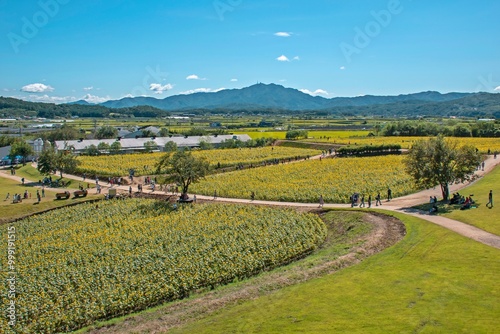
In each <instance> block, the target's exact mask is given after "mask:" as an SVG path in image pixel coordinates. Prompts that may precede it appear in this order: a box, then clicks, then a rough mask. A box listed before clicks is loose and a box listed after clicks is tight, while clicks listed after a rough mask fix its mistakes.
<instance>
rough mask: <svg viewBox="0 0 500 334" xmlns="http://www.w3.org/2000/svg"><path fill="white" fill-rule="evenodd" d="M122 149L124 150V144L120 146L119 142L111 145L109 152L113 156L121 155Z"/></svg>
mask: <svg viewBox="0 0 500 334" xmlns="http://www.w3.org/2000/svg"><path fill="white" fill-rule="evenodd" d="M121 149H122V144H120V142H119V141H115V142H113V143H112V144H111V145H110V147H109V152H110V153H112V154H118V153H120V150H121Z"/></svg>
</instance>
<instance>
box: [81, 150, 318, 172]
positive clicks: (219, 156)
mask: <svg viewBox="0 0 500 334" xmlns="http://www.w3.org/2000/svg"><path fill="white" fill-rule="evenodd" d="M319 153H320V151H318V150H312V149H301V148H293V147H279V146H276V147H270V146H266V147H256V148H242V149H223V150H222V149H219V150H205V151H199V150H198V151H193V155H194V156H196V157H200V158H204V159H206V160H207V161H208V162H209V163H210V165H211V166H212V167H216V166H218V165H220V167H229V166H236V165H239V164H243V165H250V164H254V165H259V164H262V163H264V162H271V161H273V160H275V159H278V160H279V159H291V158H295V157H300V158H302V159H303V158H305V157H308V156H313V155H317V154H319ZM164 154H165V153H144V154H118V155H110V156H97V157H88V156H82V157H79V158H78V161H80V163H81V164H80V165H79V166H78V169H77V172H78V173H80V174H83V173H86V174H87V175H95V174H97V175H99V176H126V175H128V174H129V170H130V169H132V168H133V169H134V170H135V175H136V176H141V175H151V174H154V173H155V165H156V164H157V163H158V161H159V160H160V158H161V157H162V156H163V155H164Z"/></svg>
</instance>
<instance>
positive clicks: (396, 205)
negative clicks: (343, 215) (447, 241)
mask: <svg viewBox="0 0 500 334" xmlns="http://www.w3.org/2000/svg"><path fill="white" fill-rule="evenodd" d="M314 158H315V159H319V156H315V157H314ZM499 164H500V158H497V159H494V158H493V155H490V156H488V158H487V160H485V169H484V171H482V170H478V171H476V175H477V176H478V177H479V178H481V177H482V176H484V175H486V174H487V173H489V172H491V171H492V170H493V169H494V168H495V167H496V166H497V165H499ZM0 176H2V177H6V178H10V179H13V180H17V181H19V182H21V178H20V177H18V176H16V175H10V171H9V172H8V171H5V170H3V171H1V172H0ZM64 177H66V178H69V179H73V180H77V181H80V182H83V183H87V182H89V183H91V182H92V180H89V179H87V180H85V181H83V180H82V178H81V177H79V176H75V175H69V174H65V175H64ZM25 182H32V181H29V180H25ZM99 184H100V185H101V187H102V193H103V194H104V193H106V190H105V189H106V188H110V187H111V186H110V185H108V184H106V182H102V181H100V182H99ZM470 184H471V183H460V184H454V185H452V186H450V193H453V192H457V191H459V190H461V189H463V188H465V187H467V186H469V185H470ZM91 186H93V187H95V181H94V182H93V183H91ZM113 188H115V189H118V190H119V191H120V192H122V193H127V192H128V191H129V186H116V185H115V186H113ZM46 189H49V190H50V188H46ZM54 191H61V188H59V189H57V190H54ZM132 191H133V192H137V191H138V190H137V185H134V186H133V187H132ZM144 192H145V193H151V194H156V195H165V192H163V191H154V192H152V191H150V190H148V189H146V188H145V189H144ZM90 193H96V189H95V188H91V189H90ZM430 196H438V197H439V196H441V190H440V189H439V188H438V187H436V188H434V189H427V190H423V191H420V192H418V193H414V194H410V195H407V196H402V197H398V198H394V199H393V200H391V201H390V202H387V201H383V202H382V203H383V205H382V206H381V207H380V209H384V210H389V211H398V212H402V213H405V214H409V215H412V216H416V217H419V218H421V219H424V220H426V221H429V222H431V223H434V224H437V225H439V226H442V227H444V228H447V229H449V230H452V231H454V232H456V233H458V234H460V235H463V236H465V237H467V238H470V239H473V240H475V241H478V242H481V243H483V244H485V245H488V246H492V247H495V248H498V249H500V236H498V235H495V234H492V233H489V232H486V231H483V230H481V229H479V228H477V227H474V226H472V225H468V224H465V223H462V222H459V221H457V220H453V219H449V218H446V217H442V216H436V215H430V214H428V213H427V212H424V211H419V210H414V209H411V207H413V206H416V205H419V204H423V203H427V202H428V201H429V197H430ZM190 197H192V195H191V196H190ZM196 197H197V199H199V200H200V201H212V202H225V203H247V204H260V205H274V206H286V207H297V208H317V207H318V203H295V202H277V201H259V200H254V201H251V200H247V199H238V198H221V197H217V198H216V199H214V198H213V197H212V196H203V195H196ZM324 207H325V208H350V207H351V206H350V205H349V204H328V203H325V205H324Z"/></svg>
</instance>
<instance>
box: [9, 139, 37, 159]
mask: <svg viewBox="0 0 500 334" xmlns="http://www.w3.org/2000/svg"><path fill="white" fill-rule="evenodd" d="M33 153H34V152H33V147H31V145H30V144H28V143H27V142H26V141H24V140H19V141H16V142H13V143H12V146H11V148H10V154H9V157H10V159H11V160H14V159H15V158H16V156H18V155H19V156H21V157H22V158H23V164H25V163H26V159H27V158H28V156H30V155H32V154H33Z"/></svg>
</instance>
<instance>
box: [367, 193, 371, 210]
mask: <svg viewBox="0 0 500 334" xmlns="http://www.w3.org/2000/svg"><path fill="white" fill-rule="evenodd" d="M371 207H372V195H371V194H370V195H368V209H369V208H371Z"/></svg>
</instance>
